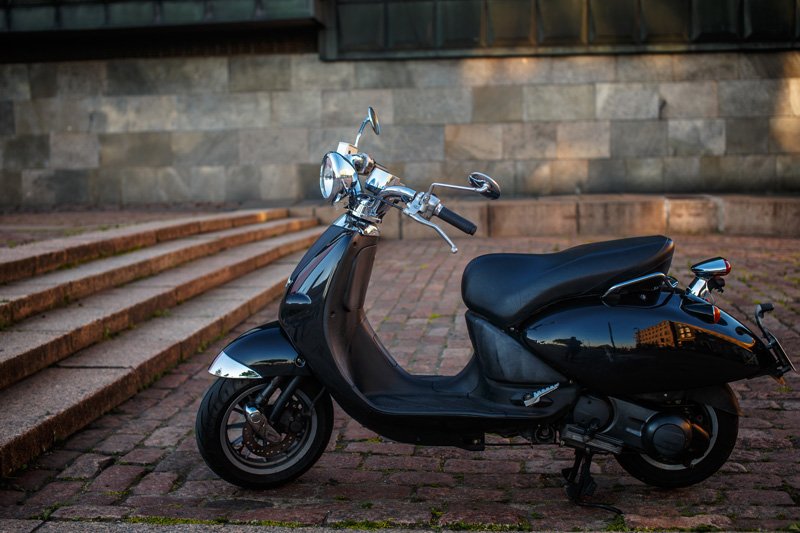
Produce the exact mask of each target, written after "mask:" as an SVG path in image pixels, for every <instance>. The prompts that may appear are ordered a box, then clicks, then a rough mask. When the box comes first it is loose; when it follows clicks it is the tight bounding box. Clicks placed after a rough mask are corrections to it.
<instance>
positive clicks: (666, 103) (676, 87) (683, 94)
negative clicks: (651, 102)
mask: <svg viewBox="0 0 800 533" xmlns="http://www.w3.org/2000/svg"><path fill="white" fill-rule="evenodd" d="M658 90H659V94H660V97H661V104H660V105H661V118H703V117H716V116H717V107H718V105H717V84H716V83H715V82H711V81H709V82H680V83H662V84H661V85H659V86H658Z"/></svg>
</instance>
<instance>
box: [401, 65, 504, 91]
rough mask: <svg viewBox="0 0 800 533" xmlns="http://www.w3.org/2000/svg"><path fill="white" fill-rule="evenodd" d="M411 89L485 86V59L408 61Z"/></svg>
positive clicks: (486, 75) (486, 77) (487, 77)
mask: <svg viewBox="0 0 800 533" xmlns="http://www.w3.org/2000/svg"><path fill="white" fill-rule="evenodd" d="M407 63H408V71H409V77H410V79H411V83H412V85H411V86H412V87H419V88H434V87H476V86H482V85H486V80H487V79H489V76H488V74H487V65H488V62H487V60H486V59H434V60H430V59H422V60H410V61H408V62H407Z"/></svg>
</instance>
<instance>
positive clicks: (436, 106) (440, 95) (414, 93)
mask: <svg viewBox="0 0 800 533" xmlns="http://www.w3.org/2000/svg"><path fill="white" fill-rule="evenodd" d="M393 96H394V122H395V124H464V123H468V122H471V121H472V93H471V91H470V90H469V89H459V88H447V89H439V88H434V89H397V90H395V91H394V92H393Z"/></svg>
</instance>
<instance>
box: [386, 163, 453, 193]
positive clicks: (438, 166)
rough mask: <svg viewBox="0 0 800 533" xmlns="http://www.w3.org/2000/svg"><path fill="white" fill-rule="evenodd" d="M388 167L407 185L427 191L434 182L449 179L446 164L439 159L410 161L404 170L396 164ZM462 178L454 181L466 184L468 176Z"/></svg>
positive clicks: (404, 166)
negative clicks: (446, 177) (445, 168)
mask: <svg viewBox="0 0 800 533" xmlns="http://www.w3.org/2000/svg"><path fill="white" fill-rule="evenodd" d="M388 168H389V169H390V170H391V171H392V172H393V173H394V174H396V175H398V176H400V178H401V180H402V182H403V183H404V184H405V185H406V186H408V187H411V188H412V189H414V190H415V191H427V190H428V189H429V188H430V186H431V185H432V184H433V183H437V182H438V183H442V182H445V181H447V180H445V177H444V164H443V163H442V162H439V161H436V162H421V163H415V162H411V161H409V162H408V163H405V164H404V165H403V168H402V170H398V169H397V168H396V166H395V165H391V166H389V167H388ZM462 180H463V181H455V182H452V183H454V184H456V185H463V184H465V181H466V176H464V177H462Z"/></svg>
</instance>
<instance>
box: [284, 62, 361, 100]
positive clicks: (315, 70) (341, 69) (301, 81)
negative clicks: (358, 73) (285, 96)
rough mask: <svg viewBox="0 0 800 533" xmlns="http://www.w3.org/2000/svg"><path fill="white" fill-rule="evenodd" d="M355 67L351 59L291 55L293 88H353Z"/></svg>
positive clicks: (297, 89) (298, 89)
mask: <svg viewBox="0 0 800 533" xmlns="http://www.w3.org/2000/svg"><path fill="white" fill-rule="evenodd" d="M354 75H355V67H354V65H353V63H352V62H349V61H335V62H324V61H322V60H320V58H319V56H318V55H317V54H297V55H292V56H291V90H293V91H307V90H313V89H316V90H335V89H352V88H353V80H354Z"/></svg>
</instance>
